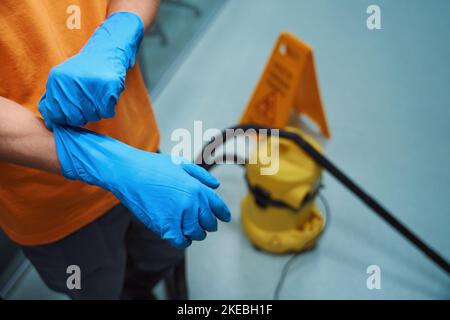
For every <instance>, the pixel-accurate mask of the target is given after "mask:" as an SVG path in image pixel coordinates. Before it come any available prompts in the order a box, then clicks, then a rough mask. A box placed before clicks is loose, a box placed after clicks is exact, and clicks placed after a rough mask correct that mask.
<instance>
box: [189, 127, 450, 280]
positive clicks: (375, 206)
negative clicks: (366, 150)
mask: <svg viewBox="0 0 450 320" xmlns="http://www.w3.org/2000/svg"><path fill="white" fill-rule="evenodd" d="M229 129H232V130H237V129H242V130H244V131H246V130H247V129H254V130H257V131H258V130H266V131H267V135H269V136H270V135H271V129H272V128H268V127H264V126H260V125H256V124H246V125H237V126H234V127H231V128H229ZM222 137H223V139H226V138H227V137H228V136H227V134H226V132H225V130H224V131H223V132H222ZM279 137H280V138H285V139H289V140H291V141H293V142H295V143H296V144H297V145H298V146H299V147H300V148H302V149H303V151H305V152H306V153H307V154H308V155H309V156H310V157H311V158H312V159H314V161H316V162H317V163H318V164H319V165H320V166H321V167H322V168H324V169H325V170H327V171H328V172H329V173H330V174H331V175H332V176H334V177H335V178H336V179H337V180H338V181H339V182H341V183H342V184H343V185H344V186H345V187H346V188H347V189H349V190H350V191H351V192H352V193H353V194H354V195H356V196H357V197H358V198H359V199H360V200H361V201H362V202H364V203H365V204H366V205H367V206H368V207H369V208H371V209H372V210H373V211H374V212H375V213H376V214H377V215H378V216H379V217H381V218H382V219H383V220H384V221H386V222H387V223H388V224H390V225H391V226H392V227H393V228H394V229H396V230H397V231H398V232H400V234H402V235H403V236H404V237H405V238H406V239H408V240H409V241H410V242H411V243H412V244H413V245H415V246H416V248H418V249H419V250H420V251H421V252H422V253H424V254H425V255H426V256H427V257H428V258H430V259H431V260H432V261H433V262H434V263H436V264H437V265H438V266H439V267H441V268H442V269H443V270H444V271H445V272H447V274H449V275H450V264H449V263H448V262H447V261H446V260H445V259H444V258H443V257H442V256H441V255H439V254H438V253H437V252H436V251H435V250H434V249H433V248H431V247H430V246H429V245H427V244H426V243H425V242H424V241H422V240H421V239H420V238H419V237H418V236H416V235H415V234H414V233H413V232H412V231H411V230H410V229H409V228H407V227H406V226H405V225H404V224H403V223H401V222H400V221H399V220H398V219H397V218H396V217H395V216H394V215H393V214H392V213H390V212H389V211H388V210H387V209H385V208H384V207H383V206H382V205H381V204H380V203H379V202H378V201H377V200H376V199H375V198H373V197H372V196H371V195H370V194H368V193H367V192H366V191H364V190H363V189H362V188H361V187H360V186H358V185H357V184H356V183H355V182H354V181H353V180H352V179H350V178H349V177H348V176H347V175H346V174H345V173H344V172H342V171H341V170H340V169H339V168H338V167H336V166H335V165H334V164H333V163H332V162H331V161H330V160H329V159H327V158H326V157H325V156H324V155H323V154H321V153H320V152H319V151H317V150H316V149H315V148H314V147H313V146H312V145H311V144H310V143H308V142H307V141H306V140H305V139H303V138H302V137H301V136H299V135H298V134H295V133H293V132H289V131H284V130H279ZM222 141H223V142H225V140H222ZM211 143H213V141H211V142H210V143H208V144H206V145H205V146H204V147H203V150H202V153H201V155H200V158H199V159H200V160H201V161H200V162H197V163H200V165H201V166H203V167H204V168H205V169H207V170H209V169H211V168H212V167H213V166H214V164H212V165H211V164H206V163H205V162H204V161H203V157H202V155H203V151H204V150H205V148H206V147H207V146H209V145H210V144H211ZM197 161H198V159H197Z"/></svg>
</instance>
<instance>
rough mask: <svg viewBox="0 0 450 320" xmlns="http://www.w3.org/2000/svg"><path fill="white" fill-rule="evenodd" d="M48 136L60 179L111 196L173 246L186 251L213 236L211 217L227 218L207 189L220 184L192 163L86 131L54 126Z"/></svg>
mask: <svg viewBox="0 0 450 320" xmlns="http://www.w3.org/2000/svg"><path fill="white" fill-rule="evenodd" d="M53 132H54V136H55V142H56V149H57V154H58V159H59V163H60V166H61V171H62V174H63V175H64V177H66V178H68V179H74V180H81V181H84V182H86V183H88V184H92V185H96V186H100V187H102V188H104V189H106V190H109V191H111V192H112V193H113V194H114V195H115V196H116V197H117V198H118V199H119V200H120V201H121V202H122V203H123V204H124V205H125V206H126V207H128V209H130V210H131V211H132V212H133V213H134V214H135V215H136V216H137V218H138V219H139V220H140V221H141V222H142V223H144V224H145V225H146V226H147V227H148V228H150V229H151V230H153V231H154V232H156V233H157V234H159V235H160V236H161V238H163V239H165V240H168V241H169V242H170V243H171V244H172V245H173V246H175V247H178V248H184V247H187V246H189V245H190V244H191V241H192V240H203V239H204V238H205V237H206V232H205V231H216V230H217V220H216V217H217V218H219V219H220V220H222V221H226V222H228V221H230V219H231V215H230V211H229V209H228V207H227V206H226V204H225V203H224V202H223V201H222V199H220V198H219V197H218V196H217V194H216V193H215V192H214V191H213V190H212V189H215V188H217V187H218V186H219V181H218V180H217V179H216V178H214V177H213V176H212V175H210V174H209V173H208V172H207V171H206V170H204V169H203V168H201V167H199V166H197V165H196V164H194V163H190V162H187V161H184V160H181V158H172V157H170V156H166V155H161V154H158V153H152V152H146V151H142V150H139V149H136V148H133V147H130V146H128V145H126V144H124V143H122V142H120V141H117V140H115V139H112V138H110V137H107V136H104V135H102V134H99V133H95V132H91V131H89V130H85V129H80V128H69V127H61V126H58V125H54V129H53ZM176 163H178V164H176ZM74 196H76V195H74Z"/></svg>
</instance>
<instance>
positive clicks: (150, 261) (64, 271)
mask: <svg viewBox="0 0 450 320" xmlns="http://www.w3.org/2000/svg"><path fill="white" fill-rule="evenodd" d="M158 7H159V1H157V0H134V1H127V0H110V1H105V0H96V1H91V0H76V1H74V0H71V1H64V0H62V1H51V0H40V1H35V0H23V1H16V0H2V1H1V2H0V15H1V19H0V61H2V63H1V64H0V75H1V76H0V172H1V174H0V226H1V228H2V229H3V230H4V231H5V233H6V234H7V235H8V236H9V237H10V238H11V239H12V240H13V241H14V242H16V243H18V244H19V245H21V247H22V249H23V251H24V253H25V256H26V257H27V258H28V259H29V260H30V261H31V263H32V264H33V265H34V267H35V268H36V270H37V272H38V273H39V275H40V276H41V278H42V279H43V280H44V282H45V283H46V284H47V285H48V286H49V287H50V288H52V289H54V290H56V291H59V292H62V293H65V294H67V295H68V296H69V297H71V298H73V299H147V298H150V297H151V290H152V288H153V286H154V285H155V284H156V283H157V282H158V281H159V280H160V279H162V278H163V277H164V276H165V275H166V274H167V273H168V272H169V271H170V270H171V269H172V268H173V267H174V266H175V265H177V264H178V263H180V261H182V260H183V259H184V255H185V252H184V248H186V247H188V246H189V245H190V244H191V242H192V241H193V240H203V239H205V237H206V233H207V232H208V231H216V230H217V219H220V220H222V221H229V220H230V212H229V209H228V208H227V206H226V204H225V203H224V202H223V200H222V199H220V197H219V196H218V195H217V194H216V193H215V191H214V190H213V189H216V188H217V187H218V186H219V181H218V180H217V179H216V178H214V177H213V176H212V175H210V174H209V173H208V172H207V171H205V170H204V169H202V168H201V167H199V166H197V165H195V164H193V163H190V162H188V161H186V160H183V159H179V158H175V157H170V156H167V155H162V154H159V153H157V150H158V145H159V132H158V127H157V125H156V121H155V117H154V114H153V112H152V109H151V105H150V102H149V100H148V96H147V92H146V89H145V86H144V82H143V80H142V77H141V74H140V71H139V68H138V66H137V64H136V61H135V60H136V59H135V57H136V52H137V50H138V47H139V43H140V42H141V40H142V37H143V35H144V32H145V29H147V28H149V26H151V24H152V23H153V21H154V20H155V17H156V15H157V11H158ZM74 266H75V267H77V268H78V269H77V270H79V271H80V277H81V279H80V281H79V284H78V285H75V286H71V285H69V284H70V281H69V280H68V279H69V276H70V275H71V270H74V269H71V268H73V267H74Z"/></svg>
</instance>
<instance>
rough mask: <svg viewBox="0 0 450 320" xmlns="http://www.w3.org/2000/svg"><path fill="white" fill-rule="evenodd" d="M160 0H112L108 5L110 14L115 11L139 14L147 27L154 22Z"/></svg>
mask: <svg viewBox="0 0 450 320" xmlns="http://www.w3.org/2000/svg"><path fill="white" fill-rule="evenodd" d="M158 9H159V0H111V1H110V2H109V6H108V16H110V15H111V14H113V13H115V12H120V11H130V12H133V13H135V14H137V15H138V16H139V17H140V18H141V19H142V22H143V23H144V28H145V29H147V28H148V27H150V26H151V25H152V24H153V21H154V20H155V18H156V15H157V14H158Z"/></svg>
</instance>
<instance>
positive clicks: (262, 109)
mask: <svg viewBox="0 0 450 320" xmlns="http://www.w3.org/2000/svg"><path fill="white" fill-rule="evenodd" d="M276 107H277V92H276V91H271V92H269V93H268V94H267V95H266V96H264V97H263V98H261V99H260V100H259V101H257V102H256V105H255V108H256V111H257V114H258V115H260V116H261V117H262V118H263V119H267V120H268V121H269V122H270V123H273V122H274V121H275V117H276V115H275V112H276V110H275V109H276Z"/></svg>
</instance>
